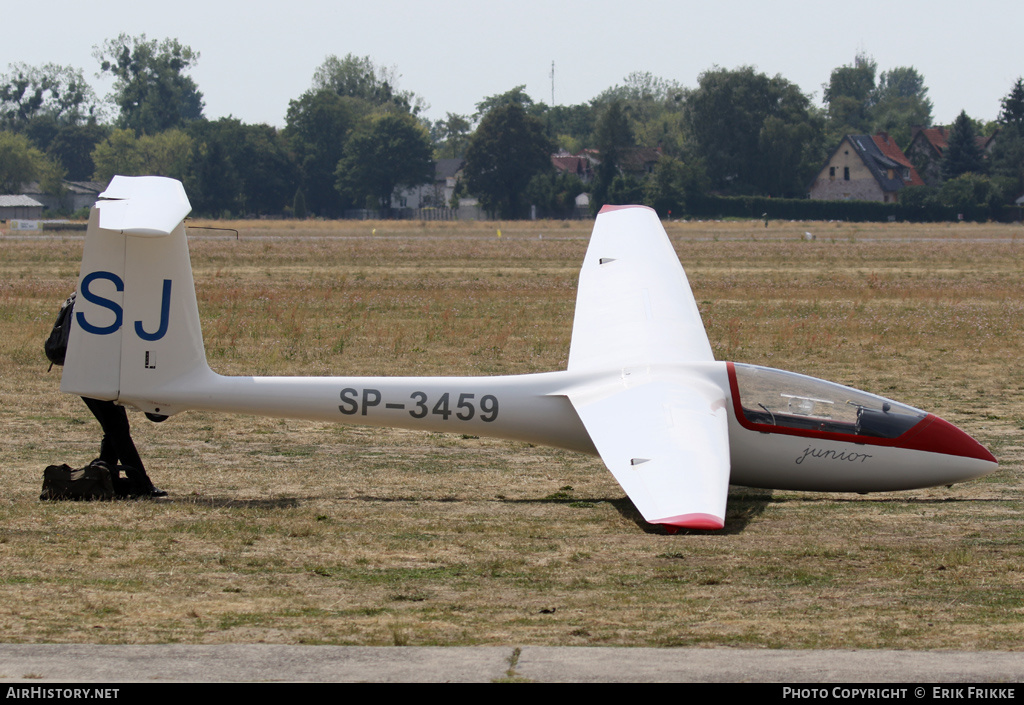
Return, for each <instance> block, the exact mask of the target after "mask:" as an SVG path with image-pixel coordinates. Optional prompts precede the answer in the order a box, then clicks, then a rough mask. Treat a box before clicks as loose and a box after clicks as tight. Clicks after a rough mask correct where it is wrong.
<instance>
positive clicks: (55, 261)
mask: <svg viewBox="0 0 1024 705" xmlns="http://www.w3.org/2000/svg"><path fill="white" fill-rule="evenodd" d="M193 224H194V225H214V226H223V225H225V224H224V223H214V222H211V223H203V222H198V221H196V222H193ZM230 226H231V227H234V228H237V230H238V238H237V239H236V237H235V234H234V233H230V234H226V233H217V232H214V231H206V230H195V231H194V235H195V237H194V238H193V241H192V243H191V249H192V260H193V268H194V272H195V277H196V282H197V291H198V298H199V303H200V309H201V315H202V318H203V330H204V336H205V339H206V347H207V353H208V357H209V359H210V363H211V366H212V367H213V368H214V369H215V370H217V371H218V372H222V373H225V374H302V375H327V374H359V375H362V374H366V375H411V374H416V375H433V374H437V375H463V374H518V373H527V372H538V371H546V370H552V369H560V368H564V366H565V362H566V359H567V356H568V349H569V340H570V335H571V329H572V316H573V307H574V302H575V290H576V278H577V274H578V269H579V266H580V264H581V263H582V260H583V254H584V252H585V250H586V245H587V238H588V236H589V232H590V227H591V223H586V222H583V223H562V222H537V223H511V222H509V223H454V224H453V223H419V222H414V223H412V222H340V223H339V222H312V223H311V222H276V223H270V222H261V221H241V222H237V223H231V224H230ZM666 227H667V230H668V232H669V235H670V237H671V238H672V241H673V243H674V245H675V247H676V250H677V252H678V253H679V255H680V259H681V260H682V262H683V265H684V267H685V268H686V270H687V274H688V276H689V278H690V283H691V285H692V287H693V289H694V293H695V296H696V299H697V302H698V305H699V306H700V308H701V311H702V313H703V315H704V320H705V325H706V327H707V330H708V335H709V338H710V340H711V343H712V347H713V349H714V351H715V355H716V357H717V358H718V359H728V360H735V361H738V362H750V363H754V364H761V365H769V366H773V367H780V368H783V369H790V370H793V371H797V372H802V373H805V374H810V375H814V376H818V377H823V378H826V379H830V380H834V381H837V382H841V383H843V384H848V385H851V386H854V387H858V388H862V389H865V390H867V391H871V392H875V393H878V394H882V395H885V396H888V397H892V398H894V399H897V400H899V401H903V402H906V403H909V404H912V405H914V406H917V407H920V408H923V409H926V410H928V411H931V412H934V413H936V414H938V415H939V416H942V417H943V418H945V419H946V420H948V421H951V422H952V423H954V424H956V425H958V426H960V427H961V428H964V429H965V430H966V431H968V432H969V433H971V434H972V435H974V436H975V437H976V438H978V439H979V440H980V441H981V442H982V443H984V444H985V445H987V446H988V447H989V449H990V450H992V452H993V453H994V454H995V455H996V457H997V458H998V459H999V460H1000V470H999V471H998V472H997V473H995V474H993V475H991V476H989V477H987V478H983V479H981V480H978V481H974V482H971V483H966V484H963V485H957V486H954V487H952V488H949V489H947V488H936V489H926V490H917V491H911V492H901V493H880V494H874V495H849V494H831V493H797V492H782V491H768V490H752V489H747V488H742V487H733V488H731V491H730V497H729V512H728V515H727V519H726V528H725V530H724V531H721V532H716V533H702V532H681V533H679V534H676V535H675V536H667V535H665V534H664V533H662V532H660V531H659V530H658V529H655V528H652V527H648V526H647V525H645V524H644V523H643V522H642V521H641V520H640V518H639V516H638V515H637V513H636V511H635V510H634V508H633V506H632V504H631V503H630V502H629V501H628V500H627V499H625V496H624V494H623V493H622V491H621V490H620V489H619V487H618V485H617V484H616V483H615V480H614V479H613V478H612V476H611V474H610V473H608V472H607V470H605V469H604V467H603V465H602V464H601V462H600V460H598V459H596V458H592V457H588V456H583V455H577V454H573V453H569V452H566V451H560V450H555V449H548V448H543V447H533V446H530V445H528V444H522V443H510V442H505V441H495V440H490V439H482V438H473V437H463V436H460V435H451V434H426V433H418V432H410V431H401V430H379V429H370V428H361V427H345V426H334V425H330V424H322V423H311V422H301V421H288V420H277V419H262V418H255V417H246V416H216V415H211V414H202V413H193V412H189V413H186V414H182V415H180V416H177V417H174V418H172V419H170V420H168V421H167V422H165V423H163V424H160V425H154V424H151V423H149V422H147V421H145V420H144V419H143V418H142V417H141V415H134V414H133V415H132V416H131V418H132V421H133V424H134V429H135V433H134V435H135V439H136V443H137V444H138V446H139V449H140V452H141V454H142V456H143V458H144V460H145V461H146V463H147V467H148V469H149V471H150V474H151V475H152V477H153V478H154V481H155V482H156V483H157V484H158V485H159V486H160V487H162V488H164V489H167V490H168V491H169V492H170V498H169V499H168V500H164V501H137V502H113V503H52V504H51V503H45V504H44V503H41V502H39V501H38V494H39V489H40V483H41V476H42V469H43V467H44V466H45V465H48V464H51V463H61V462H68V463H69V464H72V465H76V464H77V465H81V464H84V463H86V462H88V461H89V460H90V459H92V458H93V457H95V456H96V455H97V453H98V445H99V437H100V430H99V426H98V424H96V423H95V421H94V420H93V419H92V417H91V415H90V414H89V412H88V410H87V409H86V407H85V405H84V404H83V403H82V402H81V400H79V399H78V398H76V397H69V396H66V395H61V394H60V393H59V391H58V386H59V373H58V371H57V370H56V369H54V370H53V371H51V372H49V373H47V372H46V366H47V364H48V363H47V362H46V361H45V358H44V357H43V355H42V341H43V340H44V339H45V337H46V334H47V333H48V332H49V329H50V326H51V325H52V323H53V318H54V316H55V315H56V311H57V308H58V307H59V304H60V301H61V300H62V299H63V298H64V297H65V296H67V294H68V292H70V291H71V290H72V289H73V287H74V283H75V280H76V278H77V275H78V269H79V261H80V258H81V249H82V240H81V239H80V238H78V237H75V236H74V235H72V234H68V235H67V236H66V237H64V236H60V235H58V236H56V237H52V238H43V239H16V238H12V237H3V238H0V248H2V250H0V251H2V253H3V254H2V256H0V420H2V423H3V428H4V429H5V432H6V434H5V435H6V438H5V441H4V443H3V444H0V454H2V455H3V466H2V467H3V469H2V471H0V566H2V567H0V635H2V637H0V639H2V640H3V641H5V642H8V643H19V642H20V643H42V642H55V643H106V644H142V643H183V644H220V643H261V642H263V643H273V644H353V645H372V646H378V645H416V646H424V645H475V644H486V645H505V644H531V645H563V646H572V645H581V646H582V645H587V646H601V645H608V646H611V645H615V646H703V647H711V646H745V647H767V648H795V649H808V648H872V649H874V648H885V649H955V650H1019V649H1021V647H1022V645H1024V638H1022V637H1024V600H1022V598H1021V595H1022V594H1024V548H1022V546H1024V528H1022V527H1021V522H1020V521H1019V517H1020V513H1021V508H1022V503H1021V500H1022V492H1021V489H1020V488H1021V479H1022V473H1024V469H1022V464H1024V452H1022V448H1024V445H1022V443H1021V439H1022V434H1024V403H1022V401H1021V391H1022V389H1024V362H1022V360H1021V354H1020V352H1021V350H1022V349H1024V345H1022V343H1024V317H1022V316H1021V308H1022V306H1024V276H1022V274H1024V228H1021V227H1020V226H1011V225H994V224H992V225H978V224H940V225H906V224H850V223H781V222H771V223H770V224H769V226H768V227H767V228H766V227H765V226H764V223H763V222H722V223H708V222H705V223H696V222H694V223H669V224H667V226H666ZM499 233H500V237H499ZM807 233H810V234H811V236H813V239H809V236H808V235H807ZM1018 240H1020V241H1018Z"/></svg>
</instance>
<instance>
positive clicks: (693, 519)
mask: <svg viewBox="0 0 1024 705" xmlns="http://www.w3.org/2000/svg"><path fill="white" fill-rule="evenodd" d="M651 523H652V524H665V526H666V527H667V528H668V529H669V531H671V532H672V533H675V531H678V530H679V529H702V530H704V531H717V530H718V529H721V528H723V527H724V526H725V521H724V520H723V519H721V518H720V517H716V516H715V515H714V514H697V513H695V514H680V515H679V516H675V517H665V518H664V519H657V520H655V521H652V522H651Z"/></svg>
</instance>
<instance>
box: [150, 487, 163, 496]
mask: <svg viewBox="0 0 1024 705" xmlns="http://www.w3.org/2000/svg"><path fill="white" fill-rule="evenodd" d="M149 496H150V497H166V496H167V490H162V489H160V488H159V487H153V488H152V489H151V490H150V491H149Z"/></svg>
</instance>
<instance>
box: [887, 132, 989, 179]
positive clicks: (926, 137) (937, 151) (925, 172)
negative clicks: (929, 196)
mask: <svg viewBox="0 0 1024 705" xmlns="http://www.w3.org/2000/svg"><path fill="white" fill-rule="evenodd" d="M995 137H996V136H995V135H989V136H988V137H984V136H979V137H975V138H974V140H975V142H977V144H978V146H979V147H980V148H981V152H982V154H985V155H987V154H988V153H989V152H990V151H991V150H992V145H993V144H994V143H995ZM947 146H949V128H946V127H918V126H914V128H913V132H912V134H911V137H910V144H909V145H907V149H906V154H907V158H908V159H910V161H911V162H912V163H913V164H914V167H915V168H916V169H917V173H918V174H920V175H921V178H922V179H924V182H925V183H926V184H928V185H929V186H939V185H941V184H942V158H943V156H944V155H945V154H946V147H947Z"/></svg>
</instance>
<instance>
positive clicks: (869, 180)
mask: <svg viewBox="0 0 1024 705" xmlns="http://www.w3.org/2000/svg"><path fill="white" fill-rule="evenodd" d="M923 185H924V181H923V180H922V179H921V177H920V175H918V173H917V169H915V168H914V165H913V164H911V162H910V160H909V159H907V157H906V155H905V154H903V151H902V150H901V149H900V148H899V147H898V146H896V142H894V141H893V140H892V138H890V137H889V135H888V134H887V133H885V132H879V133H878V134H877V135H846V136H844V137H843V139H842V140H841V141H840V142H839V146H838V147H836V149H835V151H833V152H832V154H831V156H829V158H828V161H826V162H825V165H824V166H823V167H822V168H821V171H819V172H818V176H817V178H815V179H814V183H813V184H812V185H811V189H810V197H811V198H815V199H820V200H829V201H847V200H854V201H882V202H884V203H895V202H896V201H897V200H898V199H899V192H900V190H901V189H903V188H906V187H907V186H923Z"/></svg>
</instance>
